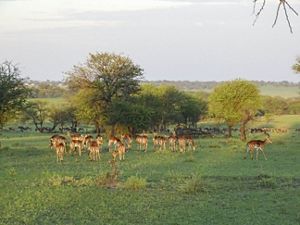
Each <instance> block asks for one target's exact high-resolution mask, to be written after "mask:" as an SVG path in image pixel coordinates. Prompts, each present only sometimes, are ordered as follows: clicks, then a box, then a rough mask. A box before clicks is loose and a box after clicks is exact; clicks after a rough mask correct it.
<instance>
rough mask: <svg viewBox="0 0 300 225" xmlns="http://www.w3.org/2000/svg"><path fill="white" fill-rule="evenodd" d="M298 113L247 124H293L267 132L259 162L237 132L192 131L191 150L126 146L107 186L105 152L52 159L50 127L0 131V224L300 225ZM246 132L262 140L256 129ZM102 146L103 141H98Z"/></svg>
mask: <svg viewBox="0 0 300 225" xmlns="http://www.w3.org/2000/svg"><path fill="white" fill-rule="evenodd" d="M299 121H300V116H281V117H274V118H273V120H272V121H271V122H270V123H268V124H266V123H265V122H264V121H259V122H257V123H256V124H252V126H265V125H268V126H273V127H281V126H284V127H288V128H292V129H290V130H289V132H288V133H287V134H271V138H272V140H273V143H272V144H269V145H267V146H266V148H265V152H266V154H267V157H268V160H267V161H265V160H264V159H263V157H262V156H261V157H260V159H259V160H258V161H256V160H254V161H252V160H250V159H249V158H248V159H247V160H243V159H242V158H243V155H244V151H245V143H243V142H241V141H240V140H238V138H237V137H234V138H232V139H226V138H223V137H216V138H200V139H197V140H196V143H197V149H196V151H195V152H187V153H184V154H180V153H171V152H169V151H167V152H163V153H159V152H153V150H152V141H150V146H149V151H148V152H146V153H144V152H140V151H138V150H137V146H136V145H134V146H133V149H132V151H130V152H128V153H127V154H126V159H125V161H123V162H118V165H117V166H118V169H119V172H120V174H119V178H118V185H117V187H116V188H107V187H106V186H105V185H104V183H105V174H106V173H107V172H110V171H111V168H110V164H109V163H108V161H109V160H110V159H111V157H110V154H109V153H108V152H106V151H103V153H102V156H101V157H102V158H101V160H100V161H99V162H90V161H89V160H88V157H87V155H86V154H84V155H83V156H82V157H81V158H80V159H79V161H76V160H75V158H74V157H73V156H69V155H67V156H66V157H65V161H64V163H63V164H62V165H60V164H58V163H56V157H55V154H54V152H53V150H51V149H49V147H48V144H49V143H48V140H49V136H50V135H49V134H48V135H46V134H38V133H17V132H14V133H10V132H4V133H2V135H1V136H0V140H1V142H2V148H1V149H0V196H1V201H0V224H5V225H6V224H105V225H106V224H113V225H115V224H143V225H147V224H170V225H171V224H172V225H175V224H178V225H181V224H189V225H190V224H214V225H216V224H220V225H221V224H222V225H224V224H239V225H240V224H249V225H250V224H251V225H253V224H255V225H259V224H261V225H266V224H268V225H270V224H281V225H293V224H300V173H299V171H300V164H299V157H300V151H299V146H300V140H299V137H300V134H299V133H296V132H294V131H293V130H294V128H296V127H298V128H299V127H300V125H299V124H300V122H299ZM249 138H261V139H263V138H264V136H263V135H261V134H255V135H252V136H251V135H250V137H249ZM104 147H105V146H104Z"/></svg>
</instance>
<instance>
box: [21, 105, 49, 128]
mask: <svg viewBox="0 0 300 225" xmlns="http://www.w3.org/2000/svg"><path fill="white" fill-rule="evenodd" d="M23 112H24V114H23V118H22V120H23V121H26V120H32V122H33V124H34V126H35V129H36V131H39V132H41V133H43V132H44V131H45V129H44V123H45V121H46V119H47V118H48V116H49V108H48V105H47V103H46V102H44V101H35V102H28V103H27V104H26V106H25V107H24V110H23Z"/></svg>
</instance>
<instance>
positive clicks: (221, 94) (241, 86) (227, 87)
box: [208, 80, 261, 140]
mask: <svg viewBox="0 0 300 225" xmlns="http://www.w3.org/2000/svg"><path fill="white" fill-rule="evenodd" d="M260 105H261V100H260V95H259V90H258V88H257V87H256V86H255V85H254V84H252V83H250V82H248V81H244V80H234V81H228V82H225V83H223V84H221V85H219V86H217V87H216V88H215V89H214V91H213V93H212V94H211V95H210V96H209V103H208V106H209V112H210V114H211V115H213V116H214V117H216V118H219V119H223V120H224V121H225V123H226V124H227V125H228V136H229V137H231V136H232V133H231V131H232V127H233V126H234V125H236V124H238V123H240V131H241V134H240V138H241V140H245V139H246V129H245V126H246V124H247V123H248V122H249V121H251V120H252V119H253V117H254V115H255V113H256V112H257V109H258V108H259V107H260Z"/></svg>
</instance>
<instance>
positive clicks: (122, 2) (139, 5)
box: [0, 0, 191, 32]
mask: <svg viewBox="0 0 300 225" xmlns="http://www.w3.org/2000/svg"><path fill="white" fill-rule="evenodd" d="M1 2H3V7H0V27H1V28H2V30H1V32H5V31H20V30H26V29H40V28H49V27H50V28H54V27H58V28H59V27H80V26H105V27H108V26H118V25H120V24H122V21H112V20H101V21H99V20H86V19H84V18H73V15H76V14H83V13H89V12H93V13H99V14H100V13H103V12H105V13H118V12H133V11H142V10H162V9H167V8H176V7H183V6H188V5H191V3H189V2H171V1H165V0H142V1H141V0H52V1H48V0H5V1H4V0H0V4H1ZM70 18H72V19H70Z"/></svg>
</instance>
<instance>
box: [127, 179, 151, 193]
mask: <svg viewBox="0 0 300 225" xmlns="http://www.w3.org/2000/svg"><path fill="white" fill-rule="evenodd" d="M146 187H147V180H146V179H145V178H141V177H137V176H131V177H129V178H128V179H127V180H126V182H125V183H124V188H125V189H129V190H141V189H145V188H146Z"/></svg>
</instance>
